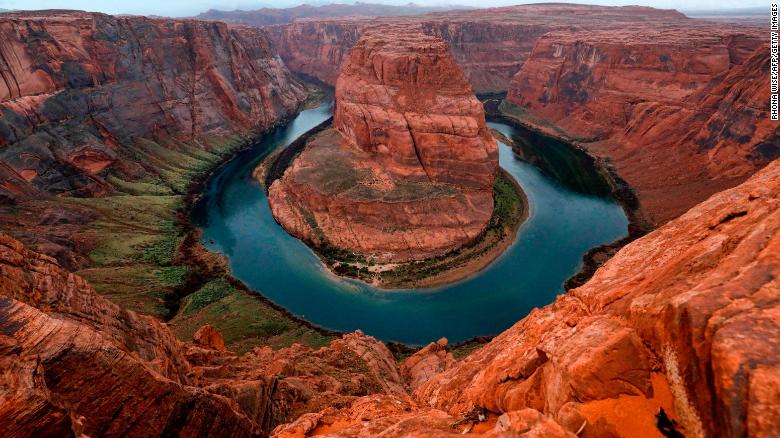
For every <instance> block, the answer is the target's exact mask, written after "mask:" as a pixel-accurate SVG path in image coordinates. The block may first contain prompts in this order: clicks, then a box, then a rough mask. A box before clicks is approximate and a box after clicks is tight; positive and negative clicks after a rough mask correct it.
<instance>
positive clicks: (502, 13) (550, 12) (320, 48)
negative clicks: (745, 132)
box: [263, 4, 690, 93]
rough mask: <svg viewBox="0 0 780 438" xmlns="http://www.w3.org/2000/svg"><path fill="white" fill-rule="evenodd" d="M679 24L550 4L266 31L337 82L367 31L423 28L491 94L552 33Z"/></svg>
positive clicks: (285, 51) (295, 60)
mask: <svg viewBox="0 0 780 438" xmlns="http://www.w3.org/2000/svg"><path fill="white" fill-rule="evenodd" d="M676 21H690V20H686V19H685V16H684V15H682V14H680V13H679V12H677V11H672V10H660V9H651V8H643V7H636V6H626V7H605V6H591V5H573V4H545V5H522V6H510V7H503V8H487V9H477V10H464V11H450V12H446V13H437V14H427V15H425V16H419V17H405V18H404V19H403V20H400V19H397V18H380V19H371V20H368V19H360V18H353V19H325V18H323V19H320V20H305V21H299V22H293V23H290V24H286V25H279V26H266V27H264V28H263V29H264V31H265V32H267V33H268V35H269V38H270V39H271V41H273V43H274V45H275V47H276V49H277V50H278V51H279V55H280V56H281V57H282V59H283V60H284V62H285V63H286V64H287V66H288V67H289V68H290V69H291V70H292V71H295V72H298V73H303V74H306V75H308V76H311V77H315V78H317V79H320V80H322V81H324V82H326V83H328V84H331V85H334V84H335V82H336V78H337V77H338V72H339V68H340V66H341V64H342V61H343V60H344V59H346V57H347V56H348V55H349V50H350V49H351V48H352V46H354V45H355V43H356V42H357V41H358V39H359V38H360V35H362V33H363V31H365V30H366V29H370V28H371V27H373V26H376V25H388V24H390V25H410V26H413V27H417V26H419V27H421V28H422V29H423V32H425V33H426V34H428V35H431V36H436V37H439V38H441V39H443V40H444V41H445V42H447V44H448V45H449V47H450V50H451V52H452V55H453V56H454V57H455V60H456V61H457V62H458V64H460V66H461V68H462V69H463V71H464V73H465V75H466V77H467V78H468V80H469V82H470V83H471V86H472V88H473V89H474V91H475V92H477V93H489V92H504V91H506V90H507V88H508V85H509V82H510V81H511V79H512V77H513V76H514V75H515V73H517V71H518V70H519V69H520V67H521V66H522V65H523V63H524V62H525V60H526V59H527V58H528V55H529V54H530V53H531V50H532V49H533V45H534V43H535V42H536V41H537V39H538V38H539V37H541V36H542V35H544V34H545V33H547V32H550V31H553V30H567V31H581V30H586V29H604V28H614V29H621V28H626V27H628V26H636V25H637V24H642V23H662V22H676Z"/></svg>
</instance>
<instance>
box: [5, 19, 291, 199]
mask: <svg viewBox="0 0 780 438" xmlns="http://www.w3.org/2000/svg"><path fill="white" fill-rule="evenodd" d="M0 76H1V77H2V80H0V114H2V117H1V118H0V178H2V180H0V183H1V184H2V186H0V187H2V188H0V192H1V193H2V194H3V195H4V196H6V197H8V196H11V197H13V196H14V195H18V194H22V195H25V194H36V193H38V194H40V192H41V191H43V192H47V193H54V194H60V195H70V194H75V195H95V194H106V193H111V192H112V191H113V190H114V189H115V188H116V186H117V185H118V184H120V183H121V182H123V181H125V182H135V181H139V180H142V181H148V180H149V176H150V175H153V176H156V175H160V174H163V173H164V172H163V171H161V170H160V167H161V166H162V165H163V163H154V162H149V161H151V160H150V158H149V156H150V155H151V156H153V155H154V153H155V152H157V149H159V148H168V149H173V150H175V151H186V152H189V153H192V151H194V150H205V151H209V150H211V149H212V148H213V147H214V143H218V142H220V141H225V140H224V138H225V137H227V136H228V135H236V134H243V135H247V134H250V133H255V132H257V131H260V130H263V129H267V128H269V127H270V126H272V125H274V124H275V123H277V122H278V121H279V120H280V119H283V118H285V117H287V116H288V115H290V114H291V113H292V112H293V111H294V110H295V109H296V108H297V107H298V106H299V104H300V102H301V101H302V99H303V98H304V94H305V93H304V91H303V88H302V86H301V85H300V84H299V83H298V82H296V81H295V80H294V79H293V78H292V77H291V76H290V74H289V73H288V71H287V69H286V68H285V67H284V65H283V63H282V62H281V60H280V59H279V58H278V57H277V56H276V54H275V53H274V52H273V51H272V50H271V49H270V47H269V44H268V42H267V40H266V39H265V38H264V37H263V34H262V33H261V32H259V31H257V30H255V29H252V28H233V27H228V26H227V25H225V24H223V23H205V22H197V21H191V20H189V21H188V20H179V21H176V20H153V19H147V18H143V17H131V18H118V17H112V16H108V15H102V14H91V13H81V12H25V13H11V14H4V15H3V17H2V18H0ZM142 139H143V140H142Z"/></svg>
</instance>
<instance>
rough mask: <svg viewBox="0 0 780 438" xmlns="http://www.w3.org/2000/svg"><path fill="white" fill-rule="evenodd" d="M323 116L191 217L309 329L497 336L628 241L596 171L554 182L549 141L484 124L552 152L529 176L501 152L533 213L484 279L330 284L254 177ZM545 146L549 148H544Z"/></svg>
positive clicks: (307, 115)
mask: <svg viewBox="0 0 780 438" xmlns="http://www.w3.org/2000/svg"><path fill="white" fill-rule="evenodd" d="M331 112H332V107H331V105H329V104H326V105H323V106H320V107H318V108H314V109H309V110H305V111H303V112H301V113H300V114H299V115H298V116H297V117H295V119H294V120H293V121H292V122H290V123H289V124H288V125H286V126H284V127H280V128H277V129H276V130H274V131H273V132H271V133H269V134H268V135H266V136H265V137H264V138H263V140H262V141H260V142H259V143H258V144H256V145H255V146H254V147H252V148H251V149H249V150H246V151H244V152H242V153H240V154H239V155H237V156H236V157H235V159H233V160H231V161H230V162H229V163H227V164H226V165H225V166H223V167H222V168H220V169H219V170H218V171H217V172H215V173H214V175H213V176H212V177H211V178H210V179H209V181H208V183H207V184H206V187H205V190H204V193H203V196H202V197H201V199H200V201H199V202H198V203H197V204H196V205H195V208H194V210H193V220H194V221H195V223H196V224H197V225H198V226H200V227H201V228H202V230H203V243H204V245H205V246H206V247H207V248H208V249H210V250H212V251H216V252H220V253H222V254H224V255H225V256H227V258H228V260H229V264H230V268H231V270H232V274H233V275H234V276H235V277H236V278H238V279H239V280H241V281H243V282H244V283H245V284H246V285H247V286H249V287H250V288H252V289H254V290H257V291H259V292H260V293H262V294H263V295H264V296H265V297H267V298H268V299H270V300H271V301H273V302H275V303H276V304H278V305H280V306H283V307H285V308H286V309H288V310H290V311H291V312H292V313H294V314H296V315H298V316H300V317H302V318H304V319H306V320H308V321H311V322H312V323H314V324H317V325H320V326H323V327H327V328H330V329H334V330H342V331H353V330H355V329H361V330H362V331H363V332H364V333H367V334H369V335H373V336H375V337H377V338H380V339H383V340H393V341H399V342H405V343H409V344H424V343H427V342H430V341H434V340H436V339H438V338H440V337H446V338H448V339H449V340H450V342H453V343H455V342H460V341H463V340H466V339H469V338H472V337H474V336H480V335H495V334H497V333H499V332H501V331H503V330H505V329H506V328H508V327H509V326H511V325H512V324H513V323H515V322H516V321H518V320H520V319H521V318H523V317H524V316H525V315H526V314H528V312H530V311H531V310H532V309H533V308H534V307H540V306H544V305H546V304H549V303H550V302H552V301H553V300H554V299H555V296H556V295H557V294H559V293H561V292H562V291H563V288H562V284H563V282H564V281H565V280H566V279H567V278H568V277H570V276H571V275H572V274H574V273H575V272H576V271H577V270H578V269H579V266H580V263H581V258H582V255H583V254H585V252H587V251H588V250H589V249H591V248H593V247H595V246H599V245H601V244H604V243H609V242H612V241H614V240H616V239H619V238H621V237H624V236H625V235H626V233H627V225H628V220H627V219H626V216H625V214H624V212H623V210H622V208H621V207H620V205H619V204H618V203H617V202H616V201H615V200H614V199H613V198H612V197H611V196H610V195H609V194H605V193H604V190H602V189H600V188H598V187H595V188H593V187H591V185H592V184H589V183H587V182H588V181H597V180H598V178H599V177H598V175H597V174H596V172H595V170H594V169H592V168H583V169H574V170H572V169H569V171H568V173H567V172H564V174H567V176H562V175H561V173H560V172H556V171H555V168H556V167H555V166H557V164H556V163H568V164H569V166H570V167H571V163H572V162H577V160H570V159H568V158H569V157H567V156H565V155H566V154H567V153H571V152H570V151H569V152H567V150H564V148H561V147H560V144H559V143H557V142H554V140H550V139H545V138H544V137H542V136H538V135H536V136H531V137H529V136H528V133H520V132H519V131H518V130H516V129H515V128H513V127H512V126H509V125H507V124H503V123H497V122H490V123H489V126H490V127H491V128H493V129H496V130H498V131H500V132H501V133H503V134H504V135H506V136H507V137H510V138H524V139H525V140H526V143H531V142H530V141H529V139H531V140H533V142H532V143H533V146H538V147H535V149H536V152H537V153H546V152H545V151H548V150H549V151H551V152H552V153H553V154H554V156H553V157H542V158H541V159H540V158H538V157H537V158H536V159H529V157H528V156H527V154H526V153H524V154H523V155H524V157H525V158H526V159H527V160H528V161H530V162H534V163H536V164H537V165H539V167H536V166H535V165H532V164H529V163H528V162H526V161H522V160H520V159H519V158H518V156H517V155H516V154H515V153H514V152H513V151H512V149H511V148H510V147H509V146H507V145H505V144H503V143H501V142H499V162H500V165H501V167H503V168H504V169H506V170H507V171H508V172H509V173H510V174H511V175H512V176H513V177H514V178H515V179H517V181H518V182H519V183H520V185H521V186H522V187H523V190H524V191H525V193H526V195H527V197H528V200H529V204H530V212H529V216H528V219H527V221H526V222H525V223H524V224H523V225H521V227H520V230H519V235H518V237H517V240H516V242H515V243H514V244H513V245H512V246H511V247H510V248H509V249H508V250H507V251H506V252H505V253H504V254H503V255H502V256H501V257H499V258H498V259H497V260H496V261H495V262H493V263H492V264H491V265H490V266H488V267H487V268H486V269H485V270H483V271H482V272H480V273H478V274H476V275H474V276H473V277H470V278H468V279H466V280H464V281H461V282H459V283H455V284H451V285H447V286H443V287H440V288H436V289H422V290H392V291H388V290H383V289H378V288H375V287H372V286H369V285H367V284H365V283H362V282H359V281H353V280H346V279H341V278H338V277H335V276H333V275H332V274H330V273H329V272H328V270H327V269H326V268H325V267H324V266H323V265H322V263H321V262H320V260H319V259H318V258H317V256H316V255H315V254H314V253H313V252H312V251H311V250H310V249H309V248H308V247H307V246H306V245H304V244H303V243H302V242H301V241H299V240H298V239H296V238H294V237H292V236H290V235H289V234H287V233H286V232H285V231H284V230H283V229H282V228H281V227H280V226H279V225H278V224H277V223H276V222H275V221H274V218H273V216H272V215H271V211H270V208H269V206H268V201H267V199H266V195H265V192H264V191H263V189H262V187H261V186H260V185H259V184H258V183H257V182H256V181H255V180H254V179H253V178H252V176H251V174H252V170H253V169H254V168H255V167H256V166H257V164H258V163H259V162H260V161H262V160H263V158H265V157H266V156H267V155H268V154H269V153H271V152H273V151H274V150H276V149H278V148H282V147H285V146H286V145H288V144H290V143H291V142H292V141H294V140H295V139H296V138H298V137H299V136H300V135H302V134H304V133H305V132H306V131H308V130H309V129H311V128H313V127H315V126H316V125H318V124H319V123H321V122H323V121H324V120H326V119H327V118H328V117H330V115H331ZM523 135H524V136H525V137H522V136H523ZM518 136H520V137H518ZM545 141H549V142H551V144H550V145H546V144H542V143H544V142H545ZM556 145H557V146H556ZM543 169H545V170H543ZM582 181H586V183H582ZM595 186H598V185H595ZM601 187H603V185H601Z"/></svg>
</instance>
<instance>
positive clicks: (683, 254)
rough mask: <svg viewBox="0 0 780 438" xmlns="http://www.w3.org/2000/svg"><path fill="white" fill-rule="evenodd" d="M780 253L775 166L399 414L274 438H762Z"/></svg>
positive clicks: (390, 410) (436, 383) (565, 298)
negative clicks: (479, 437) (665, 426)
mask: <svg viewBox="0 0 780 438" xmlns="http://www.w3.org/2000/svg"><path fill="white" fill-rule="evenodd" d="M778 255H780V161H778V160H776V161H775V162H773V163H772V164H770V165H769V166H768V167H767V168H766V169H764V170H762V171H760V172H759V173H758V174H756V175H755V176H753V177H752V178H751V179H750V180H748V181H747V182H745V183H744V184H742V185H740V186H738V187H736V188H734V189H731V190H727V191H724V192H722V193H719V194H717V195H715V196H713V197H711V198H710V199H709V200H707V201H705V202H704V203H702V204H700V205H698V206H696V207H694V208H693V209H691V210H690V211H689V212H687V213H685V214H684V215H682V216H681V217H679V218H677V219H675V220H672V221H670V222H669V223H667V224H666V225H664V226H663V227H661V228H659V229H658V230H656V231H653V232H651V233H650V234H648V235H647V236H645V237H643V238H641V239H639V240H636V241H634V242H633V243H631V244H629V245H628V246H626V247H624V248H623V249H622V250H621V251H620V252H618V254H617V255H616V256H615V257H614V258H612V259H611V260H610V261H609V262H607V263H606V264H605V265H604V266H602V267H601V268H600V269H599V270H598V272H597V273H596V275H595V276H594V277H593V278H592V279H591V280H590V281H589V282H588V283H586V284H585V285H584V286H581V287H580V288H577V289H574V290H572V291H570V292H569V293H567V294H565V295H561V296H560V297H559V298H558V299H557V300H556V301H555V302H554V303H553V304H551V305H549V306H546V307H544V308H542V309H537V310H535V311H534V312H532V313H531V314H530V315H528V316H527V317H526V318H524V319H523V320H521V321H519V322H518V323H517V324H515V326H513V327H512V328H510V329H508V330H507V331H505V332H504V333H502V334H501V335H499V336H498V337H496V338H495V339H494V340H493V341H491V342H490V343H489V344H487V345H486V346H485V347H483V348H481V349H479V350H477V351H475V352H474V353H472V354H470V355H469V356H467V357H466V358H465V359H463V360H462V361H461V362H459V363H457V364H455V365H454V366H447V367H442V369H443V371H442V372H439V373H438V374H436V375H434V376H433V377H432V378H429V379H427V380H426V381H424V382H423V383H422V384H421V385H419V386H418V387H417V389H416V390H414V399H413V400H411V401H409V400H404V399H398V398H396V397H393V396H370V397H364V398H361V399H357V400H355V401H353V402H352V404H351V405H350V406H347V407H344V408H336V407H329V408H327V409H325V410H323V411H321V412H319V413H313V414H308V415H305V416H302V417H300V418H299V419H298V420H297V421H295V422H293V423H291V424H288V425H282V426H279V427H278V428H277V429H276V430H275V434H276V435H277V436H280V437H288V436H313V435H316V434H319V433H322V434H328V435H329V436H339V437H357V436H367V435H368V436H370V435H373V434H380V433H384V434H387V435H392V436H401V435H404V434H409V435H408V436H434V437H436V436H451V435H455V434H456V433H460V432H461V431H463V430H470V431H472V433H484V435H485V436H545V437H546V436H567V437H573V436H575V434H576V436H580V437H605V436H612V437H636V436H642V437H653V436H657V437H661V436H662V435H661V432H660V431H659V429H658V427H657V417H656V416H657V414H658V413H659V412H660V409H663V410H664V412H665V413H666V414H667V415H668V416H669V417H670V418H671V421H672V422H673V423H670V425H674V426H673V427H675V428H676V430H677V431H678V432H680V433H682V434H683V435H684V436H734V437H736V436H756V437H763V436H773V434H774V431H776V430H777V429H778V428H779V427H780V416H778V415H777V412H778V406H780V391H779V390H778V384H777V382H778V381H780V354H778V351H779V350H780V318H779V317H780V306H778V300H777V298H778V296H780V282H778V278H780V276H779V275H778V274H780V263H779V262H780V259H778ZM440 352H441V350H440V348H439V346H437V345H436V344H431V345H429V346H428V347H426V348H425V349H423V350H421V351H420V352H418V353H417V354H415V355H414V356H412V357H410V358H409V359H407V360H406V362H405V363H403V364H402V365H401V369H402V375H404V376H407V379H408V376H409V372H408V370H410V369H414V368H416V365H415V364H424V363H436V362H438V361H439V360H440V359H439V358H440V357H441V354H440ZM405 370H406V371H405ZM480 416H481V418H480ZM475 423H476V424H475ZM415 434H416V435H415Z"/></svg>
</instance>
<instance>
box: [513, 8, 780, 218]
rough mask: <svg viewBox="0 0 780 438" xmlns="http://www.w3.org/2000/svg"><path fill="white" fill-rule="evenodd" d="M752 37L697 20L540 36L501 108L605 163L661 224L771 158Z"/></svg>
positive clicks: (776, 151)
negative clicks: (567, 139)
mask: <svg viewBox="0 0 780 438" xmlns="http://www.w3.org/2000/svg"><path fill="white" fill-rule="evenodd" d="M761 38H762V37H761V36H760V34H758V33H757V32H755V31H754V30H752V29H750V28H743V29H740V28H732V29H729V28H728V27H726V28H723V27H721V26H715V25H712V24H706V23H703V22H697V21H690V22H687V23H684V24H683V25H674V24H670V25H665V26H661V27H660V28H647V27H641V26H640V27H638V28H635V29H633V30H630V31H629V30H626V31H596V32H587V33H563V32H553V33H549V34H546V35H545V36H544V37H542V38H541V39H540V40H539V41H538V42H537V43H536V45H535V47H534V50H533V52H532V53H531V55H530V57H529V60H528V61H527V62H526V63H525V64H524V65H523V67H522V69H521V70H520V71H519V72H518V73H517V75H516V76H515V78H514V79H513V81H512V85H511V86H510V89H509V93H508V96H507V102H508V103H510V104H511V105H509V106H508V108H507V111H508V112H509V113H510V114H514V115H515V116H518V117H519V118H521V119H522V120H523V121H524V122H526V123H530V124H533V125H537V126H539V127H541V128H542V129H545V130H547V131H548V132H551V133H553V134H559V135H560V134H563V135H565V136H568V137H571V138H574V139H575V140H578V141H580V142H581V143H583V144H584V145H585V146H586V147H587V148H588V150H589V151H591V152H593V153H595V154H597V155H600V156H603V157H607V158H609V159H610V161H611V162H612V163H613V164H614V166H615V167H616V169H617V171H618V173H619V174H620V175H621V176H622V177H623V178H624V179H625V180H626V181H627V182H628V183H629V184H630V185H631V186H632V187H634V188H635V189H636V190H637V192H638V195H639V199H640V201H641V203H642V206H643V207H644V208H645V210H646V211H647V212H648V213H649V214H650V215H651V219H652V220H653V221H654V222H655V223H663V222H665V221H667V220H669V219H671V218H673V217H676V216H677V215H679V214H681V213H682V212H684V211H686V210H687V209H688V208H690V207H691V206H692V205H694V204H695V203H697V202H701V201H702V200H704V199H705V198H706V197H708V196H710V195H711V194H713V193H715V192H717V191H720V190H724V189H725V188H728V187H732V186H733V185H735V184H737V183H738V182H741V181H743V180H744V179H746V178H747V177H749V176H750V175H751V174H752V173H753V172H755V171H756V169H758V168H760V167H762V166H764V165H766V163H768V162H769V161H771V160H773V159H775V158H777V157H778V156H780V146H778V145H780V126H778V125H777V124H773V123H772V122H771V120H769V114H768V106H767V105H766V102H765V101H766V95H767V93H768V84H769V78H768V74H769V73H768V72H769V69H768V64H767V63H768V59H767V58H766V56H764V55H762V54H765V53H766V51H767V50H768V48H767V47H766V46H765V44H764V43H763V40H762V39H761Z"/></svg>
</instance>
